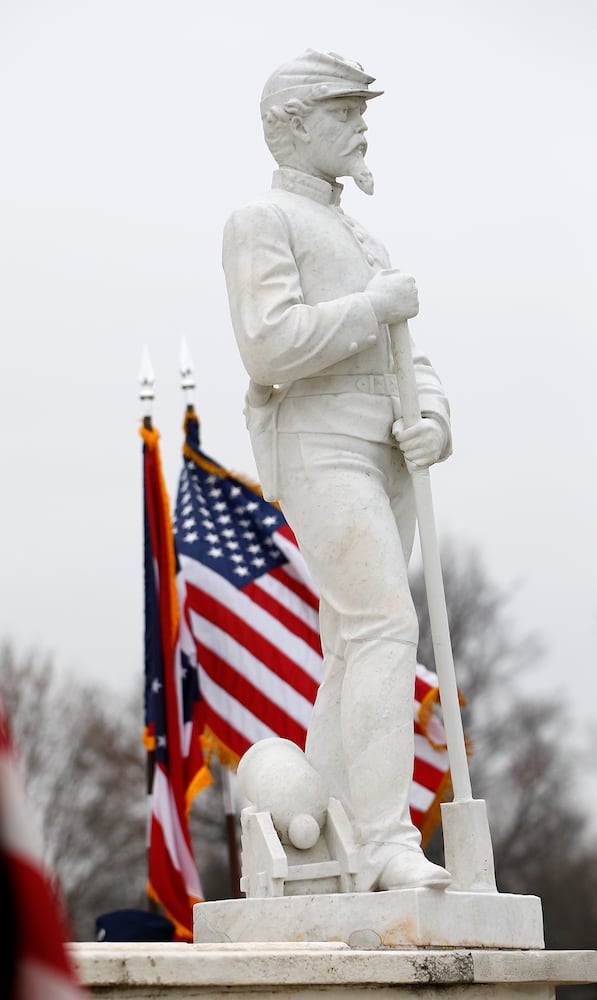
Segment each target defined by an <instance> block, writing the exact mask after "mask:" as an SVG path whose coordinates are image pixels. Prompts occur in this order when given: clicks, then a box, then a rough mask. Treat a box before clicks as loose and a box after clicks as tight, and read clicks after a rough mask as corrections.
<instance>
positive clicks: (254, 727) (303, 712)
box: [175, 413, 448, 839]
mask: <svg viewBox="0 0 597 1000" xmlns="http://www.w3.org/2000/svg"><path fill="white" fill-rule="evenodd" d="M185 430H186V442H185V446H184V466H183V470H182V474H181V477H180V483H179V490H178V498H177V504H176V518H175V540H176V550H177V556H178V562H179V577H180V582H179V593H180V594H181V600H182V603H181V645H182V648H183V649H184V650H185V652H186V654H187V657H188V659H189V662H193V663H194V664H195V665H196V669H197V671H198V678H199V688H200V692H201V699H202V701H201V705H202V716H203V719H204V721H205V728H204V743H205V745H207V746H211V747H212V748H213V749H214V750H215V752H216V753H217V755H218V756H219V757H220V759H221V760H222V761H223V763H225V764H227V765H229V766H231V767H236V764H237V763H238V760H239V758H240V757H241V756H242V754H243V753H244V752H245V751H246V750H248V748H249V747H250V746H251V745H252V744H253V743H255V742H256V741H257V740H260V739H266V738H267V737H270V736H282V737H285V738H286V739H290V740H292V741H293V742H295V743H297V744H298V745H299V746H300V747H301V748H304V745H305V738H306V733H307V726H308V724H309V719H310V716H311V710H312V706H313V702H314V701H315V696H316V694H317V689H318V686H319V683H320V681H321V677H322V656H321V645H320V640H319V615H318V607H319V597H318V594H317V591H316V588H315V586H314V584H313V581H312V579H311V577H310V575H309V572H308V570H307V567H306V564H305V562H304V559H303V557H302V555H301V553H300V551H299V549H298V546H297V543H296V540H295V538H294V535H293V533H292V531H291V530H290V527H289V526H288V524H287V523H286V521H285V519H284V517H283V515H282V513H281V511H280V510H279V508H278V507H277V506H276V505H274V504H271V503H268V502H267V501H265V500H264V499H263V498H262V497H261V495H260V493H259V490H258V488H256V487H255V486H254V485H251V484H247V483H246V482H244V481H243V480H242V479H239V478H238V477H235V476H233V475H231V474H230V473H229V472H228V471H227V470H225V469H224V468H222V467H221V466H220V465H218V464H217V463H216V462H214V461H213V460H212V459H210V458H208V457H207V456H206V455H205V454H204V453H203V452H201V451H200V447H199V422H198V419H197V417H196V415H195V414H194V413H190V414H187V417H186V422H185ZM434 692H435V693H436V692H437V678H436V677H435V674H431V673H430V671H428V670H426V669H425V668H424V667H420V666H418V667H417V686H416V701H415V705H414V716H415V770H414V780H413V786H412V796H411V809H412V815H413V821H414V822H415V823H416V824H417V825H418V826H419V827H420V828H421V830H422V833H423V837H424V839H426V838H427V836H428V835H429V834H430V833H431V832H432V830H433V828H434V827H435V826H436V825H437V822H438V821H439V798H440V797H441V795H442V793H443V791H444V788H445V785H446V783H447V780H448V779H447V772H448V758H447V753H446V750H445V747H443V748H442V746H441V744H442V743H443V742H444V738H443V727H442V726H441V723H440V721H439V719H438V718H436V717H435V716H433V715H432V712H431V705H432V703H433V700H434V697H435V694H434ZM422 706H424V709H425V711H424V713H423V717H422V718H421V719H419V710H420V708H421V707H422ZM430 735H431V739H430Z"/></svg>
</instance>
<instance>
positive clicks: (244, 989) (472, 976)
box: [71, 942, 597, 1000]
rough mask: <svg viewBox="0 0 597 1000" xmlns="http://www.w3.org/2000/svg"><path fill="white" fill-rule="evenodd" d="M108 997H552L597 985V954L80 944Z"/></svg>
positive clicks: (86, 977)
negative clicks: (559, 990)
mask: <svg viewBox="0 0 597 1000" xmlns="http://www.w3.org/2000/svg"><path fill="white" fill-rule="evenodd" d="M71 947H72V954H73V957H74V959H75V962H76V965H77V967H78V969H79V973H80V976H81V979H82V981H83V982H84V983H85V985H86V986H87V987H88V989H89V990H90V992H91V995H92V996H101V997H103V998H104V1000H133V998H135V1000H199V998H200V1000H224V998H228V1000H230V998H231V997H237V996H238V997H239V998H240V997H241V996H242V1000H271V996H272V994H274V993H275V994H277V995H278V997H279V998H280V1000H320V998H321V995H322V993H323V992H324V991H325V994H326V997H327V998H328V1000H340V998H342V1000H362V997H363V995H364V991H365V990H366V991H367V995H370V994H372V993H373V994H374V996H373V997H372V1000H436V998H437V1000H512V998H513V997H516V998H518V1000H552V998H553V997H554V996H555V986H556V985H573V984H578V983H591V982H596V981H597V952H592V951H590V952H588V951H570V952H546V951H533V950H530V951H494V950H491V949H489V950H483V951H480V950H474V949H454V950H450V951H441V950H440V951H438V950H435V949H430V950H417V951H412V950H404V951H402V950H388V951H384V950H378V951H366V950H358V949H351V948H349V947H348V946H347V945H345V944H331V943H327V944H319V945H318V944H313V943H309V944H278V945H276V944H271V943H269V944H244V945H243V944H234V945H209V944H204V945H200V944H195V945H190V944H189V945H187V944H114V943H110V942H103V943H95V942H94V943H81V944H76V945H72V946H71Z"/></svg>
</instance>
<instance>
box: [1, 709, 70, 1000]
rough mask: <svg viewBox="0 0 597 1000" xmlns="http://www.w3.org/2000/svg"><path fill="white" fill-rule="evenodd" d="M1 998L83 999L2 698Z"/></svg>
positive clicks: (67, 935) (63, 921)
mask: <svg viewBox="0 0 597 1000" xmlns="http://www.w3.org/2000/svg"><path fill="white" fill-rule="evenodd" d="M0 886H1V888H0V912H2V914H3V920H2V927H3V930H2V936H3V945H2V961H1V962H0V996H2V997H3V998H5V1000H82V998H83V996H85V995H86V994H85V992H84V991H83V989H82V988H81V987H80V986H79V984H78V982H77V978H76V975H75V971H74V968H73V965H72V963H71V960H70V958H69V955H68V952H67V950H66V947H65V945H66V941H67V940H68V937H69V934H68V930H67V925H66V921H65V917H64V913H63V910H62V905H61V901H60V900H59V897H58V894H57V892H56V890H55V888H54V886H53V884H52V880H51V877H50V875H49V873H48V872H47V871H46V870H45V868H44V866H43V864H42V862H41V851H40V848H39V845H38V844H37V842H36V836H35V834H34V832H33V829H32V823H31V819H30V817H29V816H28V814H27V806H26V802H25V795H24V791H23V788H22V784H21V780H20V775H19V770H18V764H17V759H16V754H15V750H14V747H13V744H12V740H11V735H10V731H9V724H8V718H7V716H6V712H5V709H4V705H3V702H2V699H1V698H0Z"/></svg>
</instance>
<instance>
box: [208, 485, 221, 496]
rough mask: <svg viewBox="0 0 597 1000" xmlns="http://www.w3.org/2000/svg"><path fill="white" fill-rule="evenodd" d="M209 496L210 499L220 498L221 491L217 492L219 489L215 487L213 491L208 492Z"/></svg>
mask: <svg viewBox="0 0 597 1000" xmlns="http://www.w3.org/2000/svg"><path fill="white" fill-rule="evenodd" d="M209 495H210V497H221V496H222V491H221V490H219V489H217V488H216V487H214V489H213V490H210V491H209Z"/></svg>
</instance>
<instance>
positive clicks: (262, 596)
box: [244, 573, 321, 656]
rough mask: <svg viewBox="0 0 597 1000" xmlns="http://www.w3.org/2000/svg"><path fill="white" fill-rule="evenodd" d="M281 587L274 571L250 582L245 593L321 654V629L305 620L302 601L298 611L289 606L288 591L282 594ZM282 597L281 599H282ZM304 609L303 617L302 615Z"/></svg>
mask: <svg viewBox="0 0 597 1000" xmlns="http://www.w3.org/2000/svg"><path fill="white" fill-rule="evenodd" d="M278 591H279V587H276V585H275V579H274V578H273V573H270V574H268V576H266V577H262V578H261V579H260V580H256V581H255V583H250V584H249V585H248V586H247V587H245V589H244V593H245V594H247V596H248V597H250V598H251V600H252V601H254V602H255V604H258V605H259V607H261V608H263V610H264V611H267V613H268V614H269V615H271V616H272V617H273V618H276V619H277V620H278V621H280V622H282V624H283V625H284V627H285V628H287V629H288V631H289V632H293V633H294V635H296V636H298V637H299V639H302V640H303V642H306V643H307V645H308V646H311V649H313V651H314V652H315V653H316V654H317V655H318V656H321V642H320V640H319V631H318V630H315V629H314V628H313V627H312V625H311V623H310V622H309V621H307V620H305V616H304V610H303V609H304V605H303V604H302V602H301V605H302V607H301V609H299V610H298V613H297V611H296V610H295V609H294V608H292V607H289V602H288V591H287V590H285V592H283V593H282V594H280V593H278ZM280 598H281V599H280ZM301 611H302V615H303V616H302V617H301V616H300V615H301Z"/></svg>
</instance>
